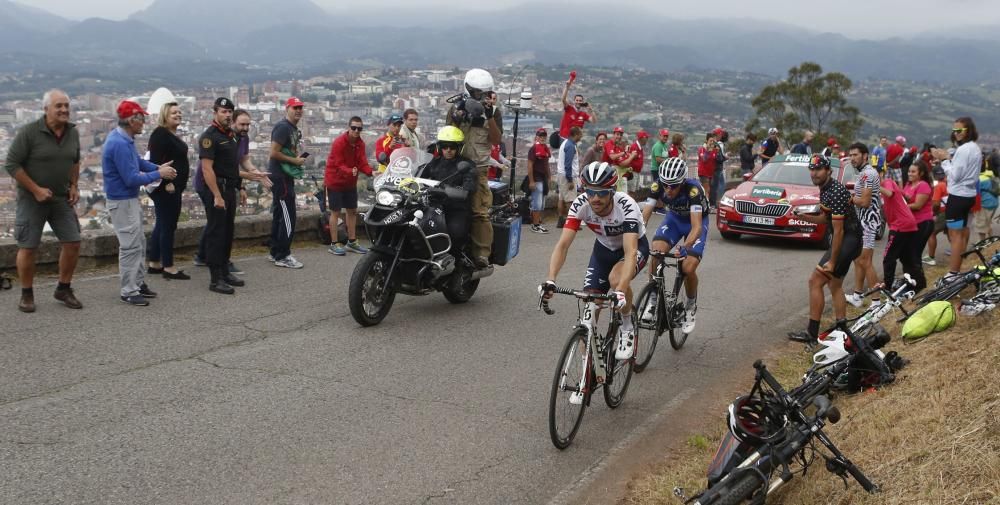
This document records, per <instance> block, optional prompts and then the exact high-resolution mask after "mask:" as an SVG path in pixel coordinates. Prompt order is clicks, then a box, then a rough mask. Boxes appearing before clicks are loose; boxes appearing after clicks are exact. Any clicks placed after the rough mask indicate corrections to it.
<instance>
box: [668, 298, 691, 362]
mask: <svg viewBox="0 0 1000 505" xmlns="http://www.w3.org/2000/svg"><path fill="white" fill-rule="evenodd" d="M667 312H669V315H668V316H667V320H668V323H667V329H668V330H669V335H670V347H673V348H674V350H678V351H679V350H680V348H681V347H684V342H687V338H688V334H687V333H684V332H683V331H681V328H680V325H681V324H683V322H684V317H685V315H686V312H685V309H684V302H682V301H679V300H678V301H675V302H674V306H673V307H670V308H669V309H668V310H667Z"/></svg>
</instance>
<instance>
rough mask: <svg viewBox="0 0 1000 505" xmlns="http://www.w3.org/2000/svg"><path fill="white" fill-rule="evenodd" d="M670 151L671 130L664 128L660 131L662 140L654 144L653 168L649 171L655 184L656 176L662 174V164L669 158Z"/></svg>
mask: <svg viewBox="0 0 1000 505" xmlns="http://www.w3.org/2000/svg"><path fill="white" fill-rule="evenodd" d="M669 151H670V130H668V129H666V128H664V129H662V130H660V139H659V140H657V141H656V143H655V144H653V166H652V167H651V168H650V169H649V172H650V174H652V175H653V182H656V176H657V174H659V173H660V163H663V161H664V160H666V159H667V158H669V157H670V156H668V154H667V153H668V152H669Z"/></svg>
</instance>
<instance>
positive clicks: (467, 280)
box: [348, 147, 520, 326]
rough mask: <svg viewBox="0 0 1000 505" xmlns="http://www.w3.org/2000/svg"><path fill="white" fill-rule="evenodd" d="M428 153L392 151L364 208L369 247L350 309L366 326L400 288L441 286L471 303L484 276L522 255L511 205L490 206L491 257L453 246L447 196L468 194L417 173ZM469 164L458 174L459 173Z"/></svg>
mask: <svg viewBox="0 0 1000 505" xmlns="http://www.w3.org/2000/svg"><path fill="white" fill-rule="evenodd" d="M425 161H429V155H427V154H426V153H421V152H418V151H416V150H414V149H412V148H408V147H407V148H400V149H396V150H395V151H393V153H392V155H391V156H390V158H389V163H388V165H387V167H386V171H385V172H384V173H383V174H381V175H379V176H378V177H377V178H376V179H375V181H374V184H373V186H374V191H375V202H374V204H373V205H372V207H371V209H370V210H369V211H368V212H367V213H365V214H364V226H365V234H366V235H367V236H368V237H369V238H370V239H371V242H372V246H371V248H370V251H369V252H368V254H366V255H365V256H364V257H363V258H362V259H361V261H359V262H358V263H357V265H356V266H355V267H354V272H353V274H352V275H351V283H350V287H349V290H348V304H349V306H350V309H351V316H353V317H354V320H355V321H357V322H358V324H360V325H362V326H374V325H376V324H379V323H380V322H382V320H383V319H384V318H385V317H386V316H387V315H388V314H389V310H390V309H391V308H392V304H393V302H394V301H395V298H396V295H397V294H400V293H401V294H406V295H411V296H422V295H427V294H430V293H432V292H434V291H440V292H441V293H442V294H443V295H444V297H445V298H446V299H447V300H448V301H449V302H451V303H465V302H467V301H469V299H471V298H472V296H473V295H474V294H475V293H476V289H477V288H478V287H479V281H480V280H481V279H483V278H484V277H489V276H490V275H493V271H494V265H505V264H506V263H507V262H508V261H509V260H510V259H511V258H513V257H514V256H516V255H517V251H518V246H519V243H520V222H515V219H514V218H512V217H510V216H508V213H507V212H502V211H501V212H491V213H490V220H491V222H492V224H493V230H494V240H493V254H492V255H491V257H490V259H491V263H493V264H491V265H490V266H488V267H486V268H479V269H477V268H476V266H475V263H474V262H473V259H472V257H471V256H470V255H469V253H468V252H467V251H465V250H454V248H452V243H451V237H449V236H448V232H447V227H446V222H445V215H444V210H443V202H444V200H445V199H448V198H452V199H457V200H461V199H464V198H466V197H467V196H468V194H467V192H466V191H465V190H464V189H462V188H459V187H452V186H442V182H448V179H446V180H444V181H440V182H439V181H434V180H429V179H422V178H418V177H415V176H414V174H416V173H417V169H418V167H419V166H421V165H422V164H423V163H424V162H425ZM465 170H475V166H474V165H471V164H469V165H466V166H464V167H462V168H460V169H459V171H458V172H457V173H456V174H454V175H453V176H452V177H454V179H456V180H457V179H458V178H460V177H461V176H462V174H464V173H465V172H464V171H465Z"/></svg>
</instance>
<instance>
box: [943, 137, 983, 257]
mask: <svg viewBox="0 0 1000 505" xmlns="http://www.w3.org/2000/svg"><path fill="white" fill-rule="evenodd" d="M951 136H952V140H953V141H954V142H955V143H956V144H957V145H958V148H957V149H956V150H955V154H954V156H952V157H951V159H949V156H948V152H947V151H945V150H944V149H933V150H932V151H931V155H932V156H934V157H935V158H936V159H937V160H938V161H940V162H941V168H943V169H944V171H945V174H947V176H948V205H947V206H946V207H945V226H946V227H947V229H948V241H949V242H951V257H950V258H949V259H948V275H955V274H957V273H958V271H959V269H961V268H962V253H963V252H964V251H965V248H966V247H967V246H968V245H969V223H970V220H971V219H972V206H973V205H975V203H976V186H977V185H978V184H979V170H980V167H981V166H982V164H983V152H982V150H980V149H979V145H978V144H976V141H977V140H979V132H978V131H977V130H976V123H974V122H973V121H972V118H971V117H960V118H958V119H956V120H955V125H954V127H953V128H952V130H951Z"/></svg>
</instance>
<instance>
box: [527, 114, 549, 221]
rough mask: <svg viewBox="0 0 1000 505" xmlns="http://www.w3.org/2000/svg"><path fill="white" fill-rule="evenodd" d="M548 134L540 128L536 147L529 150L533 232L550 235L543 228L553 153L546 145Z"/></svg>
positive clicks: (529, 188) (536, 133)
mask: <svg viewBox="0 0 1000 505" xmlns="http://www.w3.org/2000/svg"><path fill="white" fill-rule="evenodd" d="M547 136H548V132H546V131H545V128H539V129H538V130H537V131H536V132H535V145H533V146H531V149H529V150H528V167H529V168H528V175H527V179H528V193H529V194H530V195H531V202H530V205H529V207H530V209H531V231H533V232H535V233H548V232H549V230H548V228H546V227H544V226H542V211H544V210H545V195H546V194H548V192H549V158H551V157H552V151H551V150H550V149H549V145H548V144H546V143H545V138H546V137H547Z"/></svg>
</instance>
